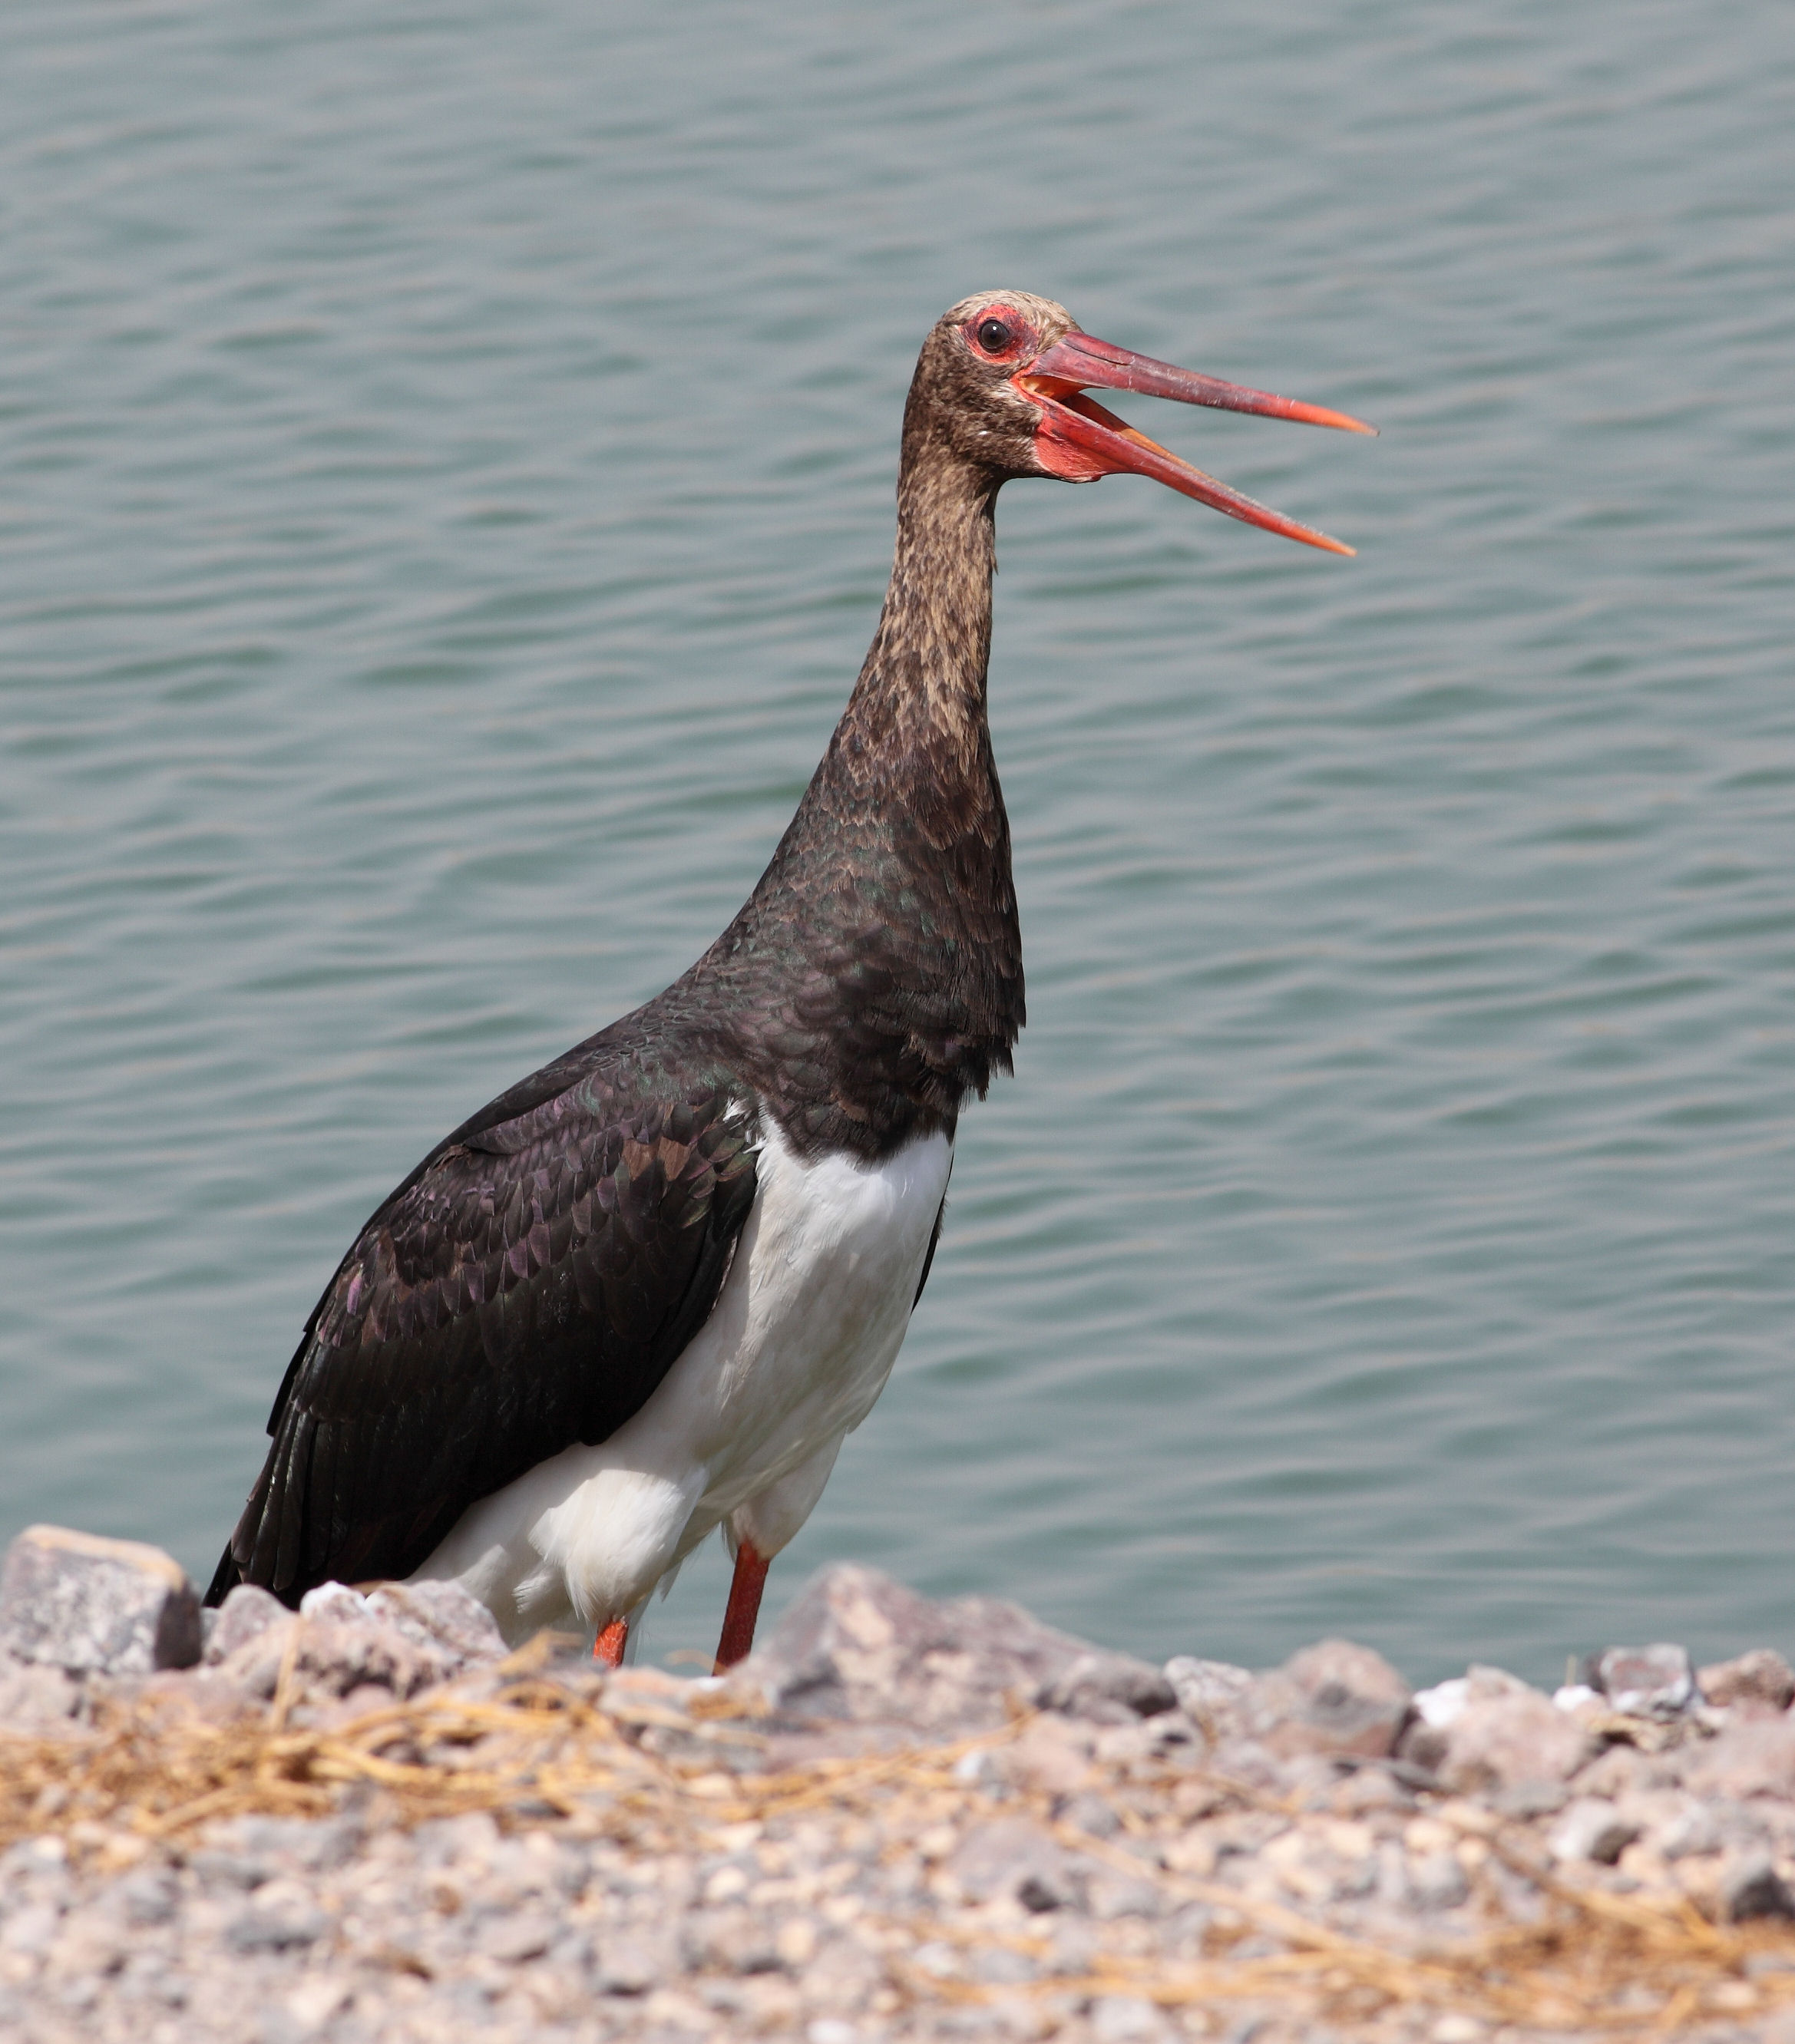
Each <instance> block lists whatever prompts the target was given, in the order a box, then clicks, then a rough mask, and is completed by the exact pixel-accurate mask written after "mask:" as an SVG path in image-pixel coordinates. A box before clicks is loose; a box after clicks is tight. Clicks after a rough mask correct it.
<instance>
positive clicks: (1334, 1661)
mask: <svg viewBox="0 0 1795 2044" xmlns="http://www.w3.org/2000/svg"><path fill="white" fill-rule="evenodd" d="M1409 1693H1410V1692H1409V1685H1408V1684H1407V1683H1406V1682H1405V1681H1403V1679H1402V1677H1401V1676H1400V1675H1399V1674H1397V1672H1396V1670H1395V1669H1393V1667H1391V1666H1390V1665H1389V1662H1387V1661H1386V1660H1385V1659H1384V1658H1383V1657H1382V1654H1376V1653H1374V1652H1373V1651H1372V1650H1371V1649H1370V1647H1369V1646H1355V1644H1354V1643H1353V1642H1351V1640H1347V1639H1324V1640H1322V1641H1321V1642H1320V1643H1319V1644H1318V1645H1316V1646H1305V1648H1303V1650H1301V1652H1300V1653H1297V1654H1292V1655H1291V1657H1290V1659H1289V1660H1288V1661H1287V1662H1285V1664H1284V1666H1282V1668H1279V1669H1274V1670H1273V1671H1272V1672H1271V1673H1270V1674H1266V1675H1260V1676H1257V1677H1255V1678H1254V1681H1253V1685H1252V1687H1251V1689H1249V1690H1248V1691H1247V1693H1246V1695H1245V1696H1244V1697H1243V1700H1242V1701H1241V1704H1240V1708H1239V1712H1238V1713H1237V1715H1238V1718H1239V1721H1240V1727H1241V1729H1242V1731H1243V1733H1244V1735H1245V1736H1246V1737H1247V1739H1251V1741H1253V1742H1255V1743H1256V1744H1258V1745H1259V1746H1263V1748H1264V1749H1265V1750H1266V1752H1268V1753H1270V1754H1272V1755H1274V1757H1275V1758H1278V1759H1280V1760H1290V1759H1293V1758H1297V1756H1298V1755H1301V1754H1325V1755H1340V1756H1343V1757H1345V1756H1356V1757H1358V1758H1361V1759H1366V1760H1376V1759H1382V1758H1385V1757H1386V1756H1387V1755H1388V1754H1390V1753H1391V1752H1393V1750H1394V1749H1395V1746H1396V1741H1397V1733H1398V1732H1399V1731H1401V1727H1402V1726H1403V1724H1404V1723H1405V1720H1406V1719H1407V1717H1408V1715H1409Z"/></svg>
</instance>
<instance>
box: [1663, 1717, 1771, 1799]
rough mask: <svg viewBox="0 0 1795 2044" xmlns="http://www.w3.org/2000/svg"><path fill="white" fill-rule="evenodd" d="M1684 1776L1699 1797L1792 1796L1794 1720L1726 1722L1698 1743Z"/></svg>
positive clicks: (1687, 1783)
mask: <svg viewBox="0 0 1795 2044" xmlns="http://www.w3.org/2000/svg"><path fill="white" fill-rule="evenodd" d="M1683 1779H1684V1781H1685V1783H1686V1785H1688V1787H1689V1788H1691V1789H1693V1791H1694V1792H1695V1793H1697V1795H1700V1796H1709V1797H1711V1798H1712V1797H1724V1798H1726V1799H1728V1800H1732V1801H1734V1802H1743V1801H1744V1800H1746V1798H1747V1797H1748V1796H1775V1797H1777V1798H1778V1799H1779V1800H1783V1801H1788V1800H1789V1799H1790V1798H1792V1797H1795V1720H1791V1719H1789V1718H1786V1717H1783V1718H1770V1719H1758V1720H1757V1721H1756V1722H1747V1723H1743V1724H1733V1725H1729V1726H1728V1727H1727V1729H1726V1730H1725V1731H1723V1732H1722V1733H1721V1734H1720V1736H1719V1738H1717V1739H1712V1740H1710V1741H1709V1742H1708V1744H1706V1745H1705V1746H1701V1747H1698V1748H1697V1750H1696V1751H1695V1753H1694V1754H1693V1758H1691V1759H1690V1760H1689V1763H1688V1765H1686V1767H1685V1769H1684V1774H1683Z"/></svg>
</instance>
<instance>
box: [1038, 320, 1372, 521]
mask: <svg viewBox="0 0 1795 2044" xmlns="http://www.w3.org/2000/svg"><path fill="white" fill-rule="evenodd" d="M1011 381H1012V382H1013V383H1014V384H1015V386H1016V387H1017V390H1020V392H1021V393H1022V394H1023V396H1024V397H1025V398H1028V401H1029V402H1030V403H1031V404H1032V405H1038V406H1039V407H1040V413H1041V423H1040V425H1039V426H1038V427H1037V428H1036V431H1035V451H1036V454H1038V455H1040V459H1041V463H1042V465H1043V466H1044V467H1045V468H1046V469H1047V471H1049V472H1050V473H1051V474H1054V475H1057V476H1059V477H1060V478H1062V479H1063V480H1064V481H1065V482H1094V481H1095V480H1096V478H1097V477H1098V476H1100V475H1116V474H1124V473H1126V474H1131V475H1151V477H1153V478H1154V479H1155V481H1156V482H1163V483H1165V484H1166V485H1167V486H1168V487H1169V488H1170V489H1173V490H1182V492H1183V493H1184V494H1185V495H1186V497H1194V498H1196V499H1197V502H1198V503H1199V504H1209V505H1213V506H1214V507H1215V509H1217V510H1218V511H1225V512H1226V513H1227V514H1228V517H1230V518H1239V519H1240V520H1241V521H1243V522H1244V523H1245V524H1248V525H1259V526H1263V528H1265V530H1266V532H1282V534H1283V535H1284V536H1285V538H1286V539H1287V540H1302V541H1303V543H1304V544H1305V545H1307V546H1311V547H1322V548H1325V549H1326V550H1327V551H1328V552H1329V553H1331V554H1350V553H1351V551H1353V549H1352V548H1351V547H1347V546H1343V545H1342V544H1341V543H1340V541H1339V540H1331V539H1329V538H1328V535H1327V534H1326V533H1325V532H1316V531H1315V530H1314V528H1313V527H1311V526H1308V525H1299V524H1297V521H1296V520H1295V519H1294V518H1286V517H1285V516H1284V514H1283V513H1282V512H1281V511H1273V510H1270V509H1268V508H1267V507H1266V505H1263V504H1255V502H1254V501H1253V500H1252V498H1250V497H1243V496H1242V495H1241V494H1240V491H1239V490H1230V489H1229V488H1228V485H1227V484H1226V483H1225V482H1217V481H1216V479H1215V478H1214V477H1213V475H1205V474H1204V473H1203V471H1201V469H1200V468H1193V467H1191V466H1190V463H1189V462H1187V461H1180V460H1179V459H1178V456H1177V455H1175V454H1169V453H1167V451H1166V449H1165V448H1163V447H1161V446H1160V445H1159V443H1158V442H1157V441H1155V440H1149V439H1148V438H1147V436H1146V434H1144V433H1138V432H1136V431H1135V429H1134V428H1133V427H1132V426H1131V425H1128V423H1127V422H1126V421H1124V420H1122V419H1118V418H1117V416H1116V415H1115V413H1113V412H1108V411H1105V409H1104V408H1103V407H1102V405H1100V404H1098V403H1097V401H1096V400H1095V399H1094V398H1087V397H1086V396H1085V395H1084V392H1085V391H1086V390H1089V389H1090V388H1091V387H1092V386H1096V388H1097V389H1098V390H1139V391H1140V392H1141V393H1143V394H1144V395H1145V396H1147V397H1150V398H1175V399H1176V400H1177V401H1178V403H1179V404H1181V405H1216V406H1217V407H1218V408H1219V409H1220V410H1222V411H1224V412H1257V413H1259V414H1260V415H1261V416H1262V417H1265V418H1269V419H1295V420H1297V421H1300V422H1301V424H1302V425H1308V426H1337V427H1339V428H1340V429H1341V431H1342V432H1349V433H1375V432H1376V431H1377V430H1378V429H1377V428H1376V427H1375V426H1368V425H1365V424H1364V423H1363V421H1360V420H1358V419H1351V418H1348V417H1347V415H1346V413H1344V412H1330V411H1328V410H1326V409H1324V407H1323V406H1321V405H1301V404H1298V403H1297V401H1296V400H1295V399H1294V398H1274V397H1272V396H1270V394H1268V393H1267V392H1266V391H1263V390H1247V389H1246V388H1244V387H1243V386H1242V385H1240V384H1239V383H1224V382H1221V381H1220V379H1219V378H1217V377H1213V376H1199V375H1197V372H1196V371H1195V370H1193V369H1178V368H1175V367H1174V366H1173V365H1172V364H1171V363H1169V362H1155V360H1154V359H1153V358H1152V357H1151V355H1136V354H1134V353H1132V352H1131V351H1130V350H1128V348H1116V347H1113V346H1112V344H1110V343H1109V341H1107V340H1097V337H1096V336H1094V334H1088V333H1080V332H1077V331H1076V330H1075V329H1074V331H1073V332H1070V333H1068V334H1065V335H1063V336H1061V338H1060V339H1059V340H1056V341H1055V343H1054V344H1053V345H1052V346H1051V348H1047V349H1045V350H1044V352H1042V353H1041V354H1040V355H1036V357H1035V359H1034V360H1033V361H1032V362H1031V363H1028V366H1027V367H1026V368H1024V369H1019V370H1018V371H1017V373H1016V375H1014V376H1013V378H1011Z"/></svg>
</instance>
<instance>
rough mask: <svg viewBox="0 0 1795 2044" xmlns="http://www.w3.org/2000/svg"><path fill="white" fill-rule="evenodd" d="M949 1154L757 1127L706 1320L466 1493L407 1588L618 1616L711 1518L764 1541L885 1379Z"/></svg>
mask: <svg viewBox="0 0 1795 2044" xmlns="http://www.w3.org/2000/svg"><path fill="white" fill-rule="evenodd" d="M952 1162H953V1146H952V1144H951V1143H950V1142H949V1140H948V1139H947V1137H946V1136H945V1135H929V1136H924V1137H921V1138H919V1139H917V1140H916V1141H915V1142H913V1143H909V1144H908V1145H907V1146H906V1147H905V1148H904V1149H902V1150H901V1151H899V1152H898V1155H896V1156H894V1157H892V1158H889V1159H888V1160H887V1161H886V1162H884V1163H882V1164H861V1163H858V1162H855V1161H854V1160H853V1159H851V1158H846V1157H827V1158H823V1159H822V1160H821V1161H820V1162H817V1163H814V1164H806V1163H805V1162H803V1161H802V1160H801V1158H798V1156H797V1155H794V1152H793V1151H792V1150H791V1149H790V1147H789V1146H788V1145H787V1143H786V1141H785V1139H784V1138H783V1137H782V1135H780V1133H779V1131H778V1128H777V1127H776V1126H775V1125H774V1124H772V1123H771V1120H770V1119H769V1121H768V1123H767V1135H766V1136H765V1139H764V1140H763V1143H762V1145H761V1148H760V1153H759V1190H758V1191H757V1193H756V1194H755V1202H754V1206H753V1209H752V1211H751V1212H750V1214H749V1216H748V1220H747V1223H746V1224H745V1225H744V1228H743V1230H742V1235H741V1240H740V1243H739V1244H738V1245H737V1247H736V1255H735V1259H734V1261H733V1262H732V1264H731V1265H730V1266H729V1274H728V1277H727V1278H726V1279H725V1282H724V1286H723V1290H722V1292H721V1294H720V1295H719V1297H718V1299H717V1304H716V1306H715V1308H714V1309H713V1311H712V1313H711V1316H710V1318H709V1320H706V1321H705V1324H704V1326H703V1327H701V1328H700V1329H699V1331H698V1333H697V1334H696V1335H694V1337H693V1339H692V1340H691V1341H690V1343H689V1344H688V1345H687V1347H686V1350H685V1351H684V1353H683V1354H682V1355H681V1356H680V1357H679V1358H678V1361H677V1362H675V1364H674V1366H673V1367H672V1368H671V1370H669V1371H668V1372H667V1375H666V1377H664V1378H663V1380H662V1381H661V1383H660V1385H659V1388H658V1389H656V1390H655V1393H654V1395H653V1397H651V1398H650V1399H649V1400H648V1404H646V1405H644V1407H643V1408H642V1409H641V1411H640V1412H638V1413H637V1414H636V1416H635V1417H634V1419H632V1420H629V1421H628V1423H627V1424H625V1426H622V1427H619V1428H618V1430H617V1432H616V1433H614V1434H613V1435H612V1436H611V1438H610V1439H609V1440H608V1441H604V1442H602V1443H600V1444H599V1445H598V1447H592V1448H588V1447H572V1448H569V1449H567V1450H565V1451H564V1452H563V1454H559V1455H556V1456H555V1457H554V1458H552V1460H550V1461H548V1462H542V1463H539V1464H538V1465H537V1466H536V1468H535V1469H533V1470H530V1471H529V1473H527V1474H525V1475H524V1476H521V1477H518V1478H517V1481H515V1482H514V1483H511V1484H508V1485H506V1486H505V1489H503V1490H500V1491H495V1492H494V1493H493V1495H492V1496H490V1497H484V1498H482V1499H481V1500H480V1501H479V1503H478V1504H473V1505H470V1506H469V1508H467V1511H466V1512H463V1514H462V1516H461V1517H460V1519H459V1520H458V1521H457V1522H456V1523H455V1527H454V1529H453V1530H452V1531H451V1532H450V1534H449V1535H448V1538H447V1539H445V1540H444V1542H443V1543H442V1545H441V1546H440V1547H438V1548H437V1550H436V1552H435V1553H434V1554H432V1556H431V1557H430V1558H429V1561H427V1562H425V1564H424V1566H423V1567H422V1568H421V1569H419V1570H418V1571H417V1577H414V1578H413V1580H414V1581H416V1580H418V1579H419V1578H424V1577H437V1578H441V1577H454V1578H455V1579H457V1580H459V1581H461V1582H462V1583H463V1584H465V1585H466V1586H467V1588H468V1589H470V1590H471V1591H472V1592H473V1593H474V1594H475V1596H478V1597H479V1599H480V1600H481V1601H482V1603H484V1604H486V1605H487V1606H488V1607H489V1608H490V1609H491V1611H492V1612H494V1615H495V1616H496V1617H497V1618H498V1622H499V1625H500V1627H501V1629H502V1631H504V1633H505V1635H506V1637H507V1638H508V1639H512V1640H517V1639H522V1638H525V1637H526V1636H527V1635H529V1634H530V1633H532V1632H533V1631H536V1629H537V1628H538V1627H540V1626H544V1625H552V1624H556V1623H564V1622H565V1621H567V1619H576V1620H578V1622H579V1623H582V1624H586V1625H590V1624H593V1623H598V1624H604V1623H607V1622H608V1621H609V1620H610V1619H613V1618H623V1617H626V1616H629V1615H630V1614H631V1613H632V1612H636V1610H637V1609H639V1608H640V1606H641V1605H642V1604H643V1603H644V1601H645V1600H647V1598H648V1596H649V1594H650V1593H651V1592H652V1590H653V1589H654V1588H655V1585H656V1584H657V1583H658V1582H659V1581H660V1580H661V1579H662V1577H663V1576H665V1575H666V1574H667V1572H668V1570H669V1569H674V1568H676V1567H677V1566H678V1564H679V1563H680V1562H682V1560H683V1559H684V1558H685V1557H686V1555H687V1554H690V1552H691V1551H692V1550H693V1549H694V1547H696V1546H698V1543H699V1542H700V1541H701V1540H702V1539H705V1536H706V1535H709V1533H711V1532H712V1531H713V1530H714V1529H715V1528H716V1527H717V1526H718V1525H719V1524H721V1523H723V1522H725V1520H727V1521H728V1524H729V1528H730V1531H731V1534H732V1536H733V1537H734V1538H735V1539H749V1540H751V1541H752V1542H753V1543H754V1545H755V1547H756V1548H757V1549H758V1550H759V1552H760V1553H761V1554H764V1555H767V1556H771V1555H773V1554H777V1553H778V1550H780V1548H782V1546H785V1545H786V1542H788V1541H789V1540H790V1539H791V1538H792V1537H793V1535H794V1534H795V1533H796V1532H797V1531H798V1528H799V1527H801V1525H802V1524H803V1523H804V1522H805V1520H806V1519H807V1518H808V1517H809V1516H810V1512H811V1508H812V1507H813V1505H814V1504H816V1502H817V1499H818V1498H819V1497H821V1495H822V1493H823V1486H824V1484H825V1483H826V1482H827V1481H828V1475H829V1471H830V1470H831V1469H832V1467H833V1466H834V1463H835V1458H836V1451H837V1450H839V1449H840V1446H841V1441H842V1436H843V1435H844V1434H846V1433H848V1432H849V1431H851V1430H852V1429H853V1428H854V1427H857V1426H859V1423H860V1422H861V1421H862V1420H863V1419H865V1417H866V1416H867V1413H868V1412H871V1409H872V1406H873V1402H874V1400H875V1399H876V1398H877V1397H878V1394H879V1393H880V1392H881V1391H882V1390H883V1389H884V1388H885V1381H886V1377H888V1376H889V1375H890V1372H891V1366H892V1364H893V1362H894V1361H895V1360H896V1358H897V1354H898V1349H899V1347H901V1345H902V1343H903V1339H904V1332H905V1327H907V1326H908V1325H909V1318H910V1308H911V1306H912V1304H913V1303H914V1301H915V1298H916V1289H917V1281H918V1280H919V1279H920V1278H921V1275H922V1265H923V1258H924V1256H925V1255H926V1254H928V1242H929V1236H930V1234H931V1231H932V1230H933V1228H934V1226H935V1217H936V1214H937V1213H938V1212H940V1206H941V1200H942V1196H943V1195H944V1193H945V1192H946V1190H947V1174H948V1171H949V1170H950V1169H951V1165H952Z"/></svg>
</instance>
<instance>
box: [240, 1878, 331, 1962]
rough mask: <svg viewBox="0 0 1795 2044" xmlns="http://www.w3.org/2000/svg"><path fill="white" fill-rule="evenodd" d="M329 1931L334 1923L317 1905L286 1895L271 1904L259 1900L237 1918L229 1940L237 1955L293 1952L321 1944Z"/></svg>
mask: <svg viewBox="0 0 1795 2044" xmlns="http://www.w3.org/2000/svg"><path fill="white" fill-rule="evenodd" d="M271 1885H272V1884H271ZM282 1885H283V1887H284V1886H285V1884H284V1883H283V1884H282ZM329 1928H330V1919H329V1917H328V1916H326V1915H325V1913H324V1911H322V1910H321V1908H318V1906H317V1904H316V1903H315V1902H313V1901H312V1900H310V1899H309V1897H307V1896H301V1895H290V1894H285V1893H283V1894H281V1895H279V1896H278V1897H275V1899H273V1900H267V1901H264V1900H262V1899H261V1898H258V1899H257V1900H256V1902H254V1903H252V1904H251V1905H250V1906H249V1908H247V1909H245V1910H244V1911H243V1912H242V1914H241V1915H238V1916H234V1917H233V1918H232V1919H231V1921H230V1922H229V1923H228V1924H227V1925H226V1926H225V1942H226V1943H228V1944H229V1946H230V1948H231V1950H233V1951H234V1952H244V1953H248V1952H290V1951H293V1950H297V1949H298V1948H299V1947H300V1946H306V1945H312V1944H315V1943H317V1940H318V1939H319V1938H321V1937H322V1936H323V1935H324V1934H325V1931H328V1930H329Z"/></svg>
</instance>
